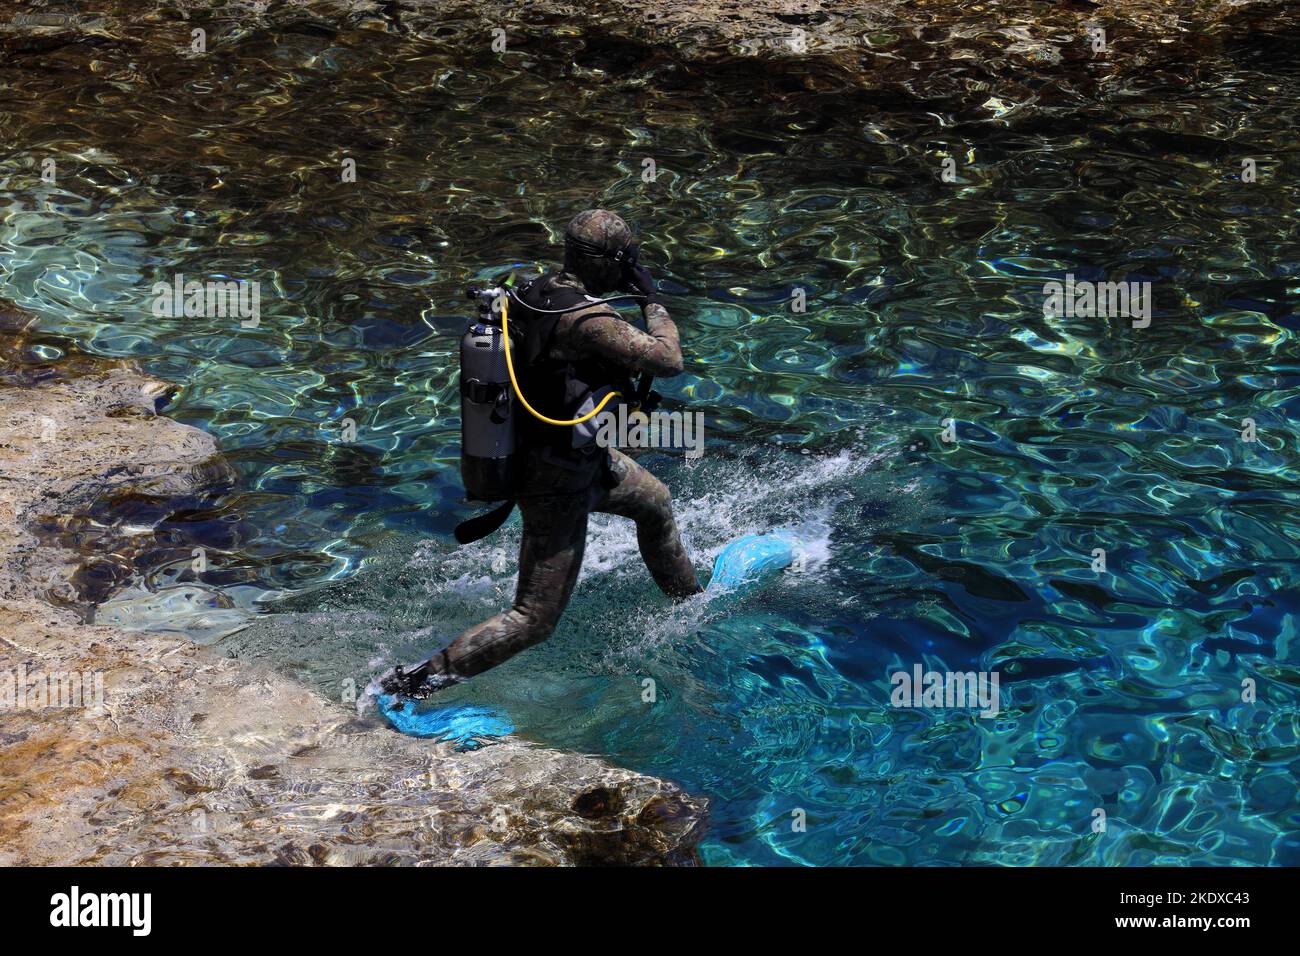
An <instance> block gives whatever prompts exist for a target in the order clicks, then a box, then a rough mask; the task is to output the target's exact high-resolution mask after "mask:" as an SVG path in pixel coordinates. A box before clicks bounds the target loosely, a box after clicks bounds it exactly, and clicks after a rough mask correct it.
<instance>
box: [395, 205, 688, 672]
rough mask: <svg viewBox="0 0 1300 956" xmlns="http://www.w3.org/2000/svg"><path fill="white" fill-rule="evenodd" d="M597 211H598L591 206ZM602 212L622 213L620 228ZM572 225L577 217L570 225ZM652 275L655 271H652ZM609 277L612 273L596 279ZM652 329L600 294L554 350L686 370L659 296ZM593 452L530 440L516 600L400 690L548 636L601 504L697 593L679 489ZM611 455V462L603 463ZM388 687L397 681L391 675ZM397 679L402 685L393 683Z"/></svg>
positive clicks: (596, 222)
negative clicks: (557, 449)
mask: <svg viewBox="0 0 1300 956" xmlns="http://www.w3.org/2000/svg"><path fill="white" fill-rule="evenodd" d="M593 214H596V215H593ZM601 215H603V216H608V217H612V218H613V219H614V220H617V223H616V226H621V227H622V229H621V230H618V229H617V228H614V227H612V226H611V224H610V222H609V220H606V219H602V218H601ZM583 217H587V219H586V222H585V226H586V230H585V231H586V234H587V235H590V234H591V233H592V231H593V230H594V231H596V233H597V234H599V232H600V230H601V229H605V230H606V231H612V232H614V233H615V235H614V236H613V237H612V239H611V240H610V241H611V242H626V241H628V239H630V233H627V236H626V237H624V236H622V235H620V234H619V233H620V232H627V227H626V226H625V225H623V223H622V220H621V219H618V217H616V216H613V214H612V213H604V211H603V210H594V211H591V212H589V213H584V214H583V216H582V217H579V219H577V220H575V223H578V222H580V220H582V218H583ZM570 228H571V229H572V228H573V226H572V225H571V226H570ZM569 266H570V262H569V259H568V258H566V271H564V272H561V273H559V274H558V275H556V276H554V277H552V278H551V279H550V280H549V281H550V282H551V283H554V284H555V285H567V286H569V287H571V288H573V289H575V290H577V291H578V292H580V293H584V294H585V293H586V292H587V287H586V285H585V284H584V282H583V279H582V278H580V277H579V276H578V275H576V274H574V272H571V271H568V268H569ZM647 275H648V274H647ZM593 284H598V285H605V286H606V287H609V281H608V279H605V280H604V281H601V277H599V276H598V277H597V280H596V283H593ZM643 312H644V315H645V320H646V331H645V332H642V331H641V330H640V329H638V328H636V327H635V326H633V325H631V324H629V323H628V322H625V321H623V320H622V319H619V318H615V317H614V316H612V315H610V314H609V307H608V306H604V305H600V304H593V305H592V306H590V307H588V308H584V309H581V310H579V311H575V312H571V313H567V314H565V315H562V316H561V317H560V318H559V320H558V321H557V322H556V325H555V331H554V333H553V335H552V337H551V340H550V342H551V345H550V350H549V352H548V355H549V356H550V357H551V358H554V359H562V360H575V359H580V358H600V359H604V360H606V361H608V362H611V363H612V364H615V365H618V366H621V367H623V368H624V369H626V370H627V371H628V372H629V373H637V372H649V373H651V374H652V375H656V376H670V375H677V374H680V373H681V371H682V353H681V347H680V345H679V344H678V339H677V327H676V326H675V325H674V324H673V321H672V319H671V318H670V317H669V315H668V310H667V309H665V308H664V307H663V306H662V305H660V304H659V303H657V302H652V303H650V304H648V305H646V306H644V308H643ZM598 455H599V457H598V460H597V458H596V457H593V459H592V461H593V467H591V468H580V469H577V470H575V469H574V468H573V466H572V465H569V466H565V465H563V464H560V463H556V462H553V461H551V460H548V456H547V455H546V453H545V452H544V451H543V450H541V449H529V450H528V453H527V459H526V462H525V468H524V474H526V475H527V476H528V478H527V480H526V484H525V485H524V487H523V488H521V489H520V493H519V510H520V512H521V514H522V516H523V525H524V527H523V540H522V541H521V542H520V546H519V584H518V587H517V589H516V591H515V602H514V605H513V606H512V607H511V608H510V609H509V610H507V611H503V612H502V613H500V614H497V615H496V616H494V617H491V618H489V619H488V620H486V621H483V622H482V623H481V624H476V625H474V626H473V627H471V628H470V629H469V630H467V631H465V632H464V633H463V634H461V635H460V636H459V637H457V638H456V640H454V641H453V642H452V643H451V645H450V646H449V647H447V649H446V650H443V651H440V652H438V653H437V654H435V655H433V657H431V658H430V659H429V660H428V661H426V662H424V664H421V665H419V668H418V671H417V670H411V671H408V672H407V673H406V674H405V675H402V673H401V672H400V671H398V672H397V674H398V681H399V682H400V680H401V678H402V677H403V676H404V677H405V678H406V683H405V685H404V686H402V690H404V691H405V692H406V693H412V694H414V695H415V696H424V695H425V694H428V693H430V692H432V691H434V690H437V689H438V688H439V687H442V686H445V685H447V684H449V683H455V682H457V681H460V680H464V679H465V678H468V677H472V676H474V675H475V674H479V673H482V672H483V671H485V670H487V669H489V668H491V667H495V666H496V665H497V664H500V663H501V662H502V661H504V660H506V659H507V658H510V657H512V656H514V655H515V654H517V653H519V652H520V651H522V650H524V649H525V648H527V647H531V646H532V645H534V644H537V643H538V642H540V641H543V640H545V639H546V638H547V637H549V636H550V634H551V632H552V631H553V630H554V629H555V625H556V623H557V622H558V621H559V619H560V615H561V614H562V613H563V612H564V609H565V607H566V606H567V605H568V603H569V598H570V596H571V595H572V593H573V587H574V584H575V583H576V582H577V580H578V571H579V569H580V568H581V566H582V557H583V551H584V549H585V547H586V541H587V516H588V515H589V514H590V513H591V512H593V511H600V512H604V513H606V514H614V515H619V516H620V517H624V518H631V519H632V520H633V521H635V522H636V532H637V544H638V545H639V547H640V550H641V557H642V558H643V559H644V560H645V563H646V567H647V568H649V570H650V574H651V575H652V576H653V577H654V580H655V583H656V584H658V585H659V587H660V589H661V590H663V591H664V592H665V593H666V594H668V595H671V596H673V597H685V596H687V595H690V594H695V593H698V592H699V590H700V586H699V582H698V581H697V579H696V577H695V568H694V567H692V565H691V563H690V560H689V559H688V558H687V556H686V550H685V548H683V547H682V542H681V536H680V534H679V533H678V530H677V523H676V521H674V519H673V507H672V498H671V496H670V495H669V493H668V489H667V488H666V487H665V486H664V484H663V482H661V481H660V480H659V479H658V478H656V477H655V476H654V475H652V474H651V473H650V472H649V471H647V470H646V469H645V468H642V467H641V466H640V465H638V464H637V463H636V462H634V461H633V460H632V459H631V458H629V457H627V456H626V455H624V454H623V453H622V452H620V451H618V450H617V449H610V450H609V452H608V459H606V458H605V452H604V450H601V451H600V452H599V453H598ZM606 460H608V468H606V467H604V465H605V462H606ZM385 686H386V689H389V687H390V685H385ZM392 686H393V687H394V688H395V685H392Z"/></svg>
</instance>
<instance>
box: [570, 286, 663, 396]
mask: <svg viewBox="0 0 1300 956" xmlns="http://www.w3.org/2000/svg"><path fill="white" fill-rule="evenodd" d="M645 325H646V331H644V332H642V331H641V330H640V329H638V328H637V327H636V326H635V325H632V324H631V323H629V322H625V321H623V320H622V319H618V318H615V317H614V316H612V315H610V314H609V313H608V312H600V313H598V314H595V315H591V316H590V317H587V316H584V315H582V314H581V313H580V314H579V315H578V317H577V319H576V320H575V322H574V326H573V331H572V333H571V335H572V341H573V342H574V344H576V345H577V346H578V347H579V348H580V349H581V351H582V352H583V353H584V354H586V355H591V356H598V357H600V358H604V359H608V360H609V361H611V362H614V363H616V364H618V365H622V366H623V367H624V368H627V369H628V370H630V371H633V372H649V373H650V374H651V375H656V376H660V377H663V378H667V377H669V376H672V375H680V374H681V372H682V347H681V344H680V343H679V342H678V340H677V326H676V325H675V324H674V323H673V320H672V319H671V318H669V316H668V310H667V309H665V308H664V307H663V306H662V305H660V304H659V303H658V302H653V303H651V304H650V305H647V306H646V307H645Z"/></svg>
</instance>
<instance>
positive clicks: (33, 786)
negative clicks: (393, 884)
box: [0, 601, 703, 865]
mask: <svg viewBox="0 0 1300 956" xmlns="http://www.w3.org/2000/svg"><path fill="white" fill-rule="evenodd" d="M0 635H3V636H2V637H0V672H3V673H6V674H16V673H20V672H21V669H22V668H23V667H25V669H26V671H25V677H26V679H27V680H28V681H29V682H33V683H38V682H39V681H37V678H39V677H40V676H42V675H47V674H56V673H62V674H82V673H90V674H95V673H99V674H102V687H103V707H102V709H95V708H94V707H93V706H91V705H93V703H94V701H93V700H92V698H93V696H94V695H93V693H90V692H87V693H85V695H84V698H83V701H82V706H81V707H79V708H78V707H46V708H43V709H31V708H27V709H16V708H11V709H7V710H5V711H4V712H3V717H0V739H3V741H4V746H3V748H2V749H0V781H2V782H0V864H4V865H19V864H41V865H52V864H108V865H166V864H198V863H212V864H237V863H287V864H345V865H354V864H415V863H420V864H459V863H513V864H596V863H614V864H652V863H673V862H689V861H690V859H691V852H692V851H691V848H692V846H693V845H694V843H695V842H696V840H697V839H698V838H699V831H700V822H701V819H702V812H703V804H702V802H701V801H698V800H696V799H693V798H691V797H689V796H687V795H685V794H684V793H682V791H681V790H679V789H678V788H677V787H675V786H673V785H672V784H669V783H665V782H663V781H660V780H656V779H654V778H652V777H647V776H643V775H641V774H637V773H633V772H631V771H627V770H620V769H617V768H614V767H611V766H609V765H607V764H604V763H602V762H600V761H598V760H594V759H592V758H590V757H584V756H580V755H577V754H565V753H560V752H557V751H553V750H548V749H545V748H542V747H536V746H532V745H530V744H528V743H526V742H524V741H521V740H517V739H515V738H507V739H505V740H504V741H502V742H500V743H498V744H495V745H493V746H489V747H484V748H482V749H480V750H477V751H474V752H472V753H455V752H453V751H452V750H451V748H450V747H448V746H447V745H443V744H431V743H429V742H427V741H420V740H415V739H413V738H409V737H403V736H401V735H400V734H396V733H393V732H392V731H390V730H387V729H385V728H382V727H379V726H378V725H377V724H376V723H375V722H373V721H364V720H361V719H358V718H357V717H355V716H353V715H350V714H348V713H347V712H346V711H344V710H342V709H341V708H339V707H338V706H337V705H334V704H332V703H330V702H328V701H326V700H325V699H324V698H322V697H321V696H319V695H318V694H316V693H314V692H313V691H311V690H308V689H307V688H306V687H304V686H302V685H300V684H297V683H295V682H293V681H290V680H288V679H287V678H284V677H281V676H279V675H277V674H275V673H273V672H271V671H270V670H267V669H265V668H262V667H260V666H250V665H248V664H245V663H243V662H240V661H234V660H229V659H226V658H220V657H217V656H215V655H214V654H212V653H211V652H210V651H208V650H207V649H205V648H202V647H200V646H198V645H196V644H193V643H190V642H188V641H185V640H183V639H177V638H174V637H162V636H159V635H154V634H145V633H139V632H125V631H119V630H115V629H112V628H104V627H91V626H86V625H81V624H78V623H77V622H76V621H75V620H73V619H71V616H70V615H69V614H68V613H67V612H65V611H60V610H56V609H51V608H45V607H42V606H40V605H39V604H36V603H34V602H15V601H0ZM81 686H83V687H85V688H89V687H93V681H87V682H85V683H83V684H82V685H81ZM4 693H5V687H4V686H0V696H3V695H4Z"/></svg>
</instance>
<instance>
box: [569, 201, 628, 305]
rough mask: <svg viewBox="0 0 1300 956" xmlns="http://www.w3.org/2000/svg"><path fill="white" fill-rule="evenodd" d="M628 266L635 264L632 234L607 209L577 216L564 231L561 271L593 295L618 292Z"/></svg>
mask: <svg viewBox="0 0 1300 956" xmlns="http://www.w3.org/2000/svg"><path fill="white" fill-rule="evenodd" d="M629 262H630V263H635V262H636V245H635V244H634V243H633V242H632V230H631V229H629V228H628V225H627V223H625V222H624V221H623V220H622V218H620V217H619V216H617V215H615V214H614V213H612V212H610V211H609V210H608V209H588V210H586V211H585V212H580V213H578V214H577V215H576V216H574V217H573V220H572V221H571V222H570V223H569V225H568V227H567V228H566V229H565V230H564V271H565V272H567V273H569V274H570V275H575V276H577V277H578V278H579V279H581V280H582V284H583V286H584V287H585V288H586V290H587V291H588V292H589V293H591V294H592V295H602V294H603V293H606V292H612V291H613V290H614V289H617V288H618V287H619V286H620V285H621V284H622V280H623V276H624V274H625V268H626V266H627V265H628V263H629Z"/></svg>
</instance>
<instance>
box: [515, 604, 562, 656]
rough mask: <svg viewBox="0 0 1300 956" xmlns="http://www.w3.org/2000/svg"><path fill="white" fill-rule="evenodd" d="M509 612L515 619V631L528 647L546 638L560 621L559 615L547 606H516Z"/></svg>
mask: <svg viewBox="0 0 1300 956" xmlns="http://www.w3.org/2000/svg"><path fill="white" fill-rule="evenodd" d="M507 613H508V614H509V615H510V616H511V617H512V618H513V619H514V624H515V627H514V630H515V633H516V634H518V635H519V639H520V642H521V643H522V644H523V645H524V646H526V647H532V646H533V645H534V644H540V643H541V642H542V641H544V640H546V639H547V638H548V637H550V636H551V635H552V634H553V633H555V625H556V624H557V623H559V615H558V614H555V613H553V612H552V611H550V610H549V609H547V608H533V607H514V608H512V609H511V610H510V611H508V612H507Z"/></svg>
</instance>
